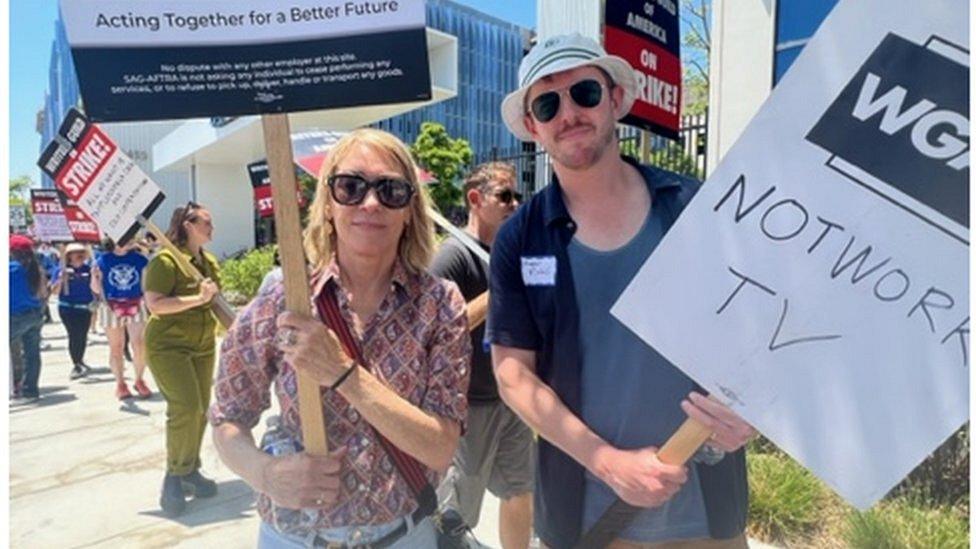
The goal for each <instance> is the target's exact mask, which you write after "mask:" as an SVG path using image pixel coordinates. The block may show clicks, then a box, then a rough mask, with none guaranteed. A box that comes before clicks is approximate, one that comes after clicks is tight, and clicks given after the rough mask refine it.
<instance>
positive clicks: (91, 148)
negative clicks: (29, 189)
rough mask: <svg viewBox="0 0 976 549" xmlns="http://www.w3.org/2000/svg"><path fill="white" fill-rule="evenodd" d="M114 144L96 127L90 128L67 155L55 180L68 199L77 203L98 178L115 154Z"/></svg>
mask: <svg viewBox="0 0 976 549" xmlns="http://www.w3.org/2000/svg"><path fill="white" fill-rule="evenodd" d="M115 148H116V147H115V143H113V142H112V140H111V139H109V138H108V136H106V135H105V134H104V133H102V131H101V130H100V129H98V128H97V127H96V126H90V127H89V130H88V133H87V135H86V136H85V138H84V140H83V141H82V142H81V143H80V144H79V145H78V147H76V148H75V150H73V151H72V152H71V153H69V158H70V159H69V160H68V161H67V162H66V163H65V164H64V167H63V168H62V169H61V171H60V172H59V173H58V176H57V177H56V178H55V180H56V182H57V185H58V187H59V188H60V189H61V190H62V191H64V193H65V194H66V195H68V198H70V199H71V200H74V201H77V200H78V199H79V198H80V197H81V195H83V194H84V193H85V191H86V190H88V187H89V186H90V185H91V184H92V182H94V181H95V178H97V177H98V174H99V172H101V171H102V168H104V167H105V165H106V164H107V163H108V160H109V158H110V157H111V156H112V153H114V152H115Z"/></svg>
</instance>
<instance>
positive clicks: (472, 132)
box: [375, 0, 531, 158]
mask: <svg viewBox="0 0 976 549" xmlns="http://www.w3.org/2000/svg"><path fill="white" fill-rule="evenodd" d="M427 26H428V27H431V28H434V29H437V30H440V31H443V32H446V33H447V34H451V35H454V36H456V37H457V39H458V80H459V83H458V94H457V97H454V98H452V99H449V100H447V101H443V102H441V103H438V104H436V105H432V106H430V107H426V108H423V109H419V110H416V111H413V112H409V113H407V114H402V115H399V116H396V117H394V118H390V119H387V120H384V121H382V122H379V123H377V124H375V126H376V127H378V128H382V129H384V130H387V131H389V132H390V133H393V134H395V135H397V136H399V137H400V138H401V139H403V141H404V142H406V143H412V142H413V141H414V139H416V138H417V135H418V134H419V133H420V124H421V123H422V122H426V121H433V122H439V123H441V124H443V125H444V127H445V128H447V132H448V133H449V134H451V136H452V137H460V138H463V139H467V140H468V143H469V144H470V145H471V150H472V151H474V153H475V157H476V158H485V157H489V156H491V155H492V153H493V152H494V153H496V154H498V155H500V156H511V155H514V154H517V153H518V152H519V147H520V145H519V141H518V140H517V139H516V138H515V136H513V135H512V134H511V133H510V132H509V131H508V130H507V129H506V128H505V124H504V123H503V122H502V117H501V108H500V107H501V104H502V99H504V98H505V95H506V94H508V93H509V92H510V91H512V90H514V89H515V88H517V87H518V66H519V63H520V62H521V61H522V57H523V55H524V52H525V51H526V50H527V49H528V47H529V39H530V37H531V31H529V30H528V29H525V28H522V27H519V26H518V25H515V24H513V23H508V22H505V21H502V20H500V19H496V18H494V17H491V16H489V15H486V14H484V13H481V12H479V11H477V10H475V9H472V8H469V7H466V6H462V5H460V4H456V3H454V2H451V1H450V0H427Z"/></svg>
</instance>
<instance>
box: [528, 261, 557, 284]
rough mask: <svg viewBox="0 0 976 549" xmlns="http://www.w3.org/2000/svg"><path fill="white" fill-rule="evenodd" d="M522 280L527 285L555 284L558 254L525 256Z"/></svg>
mask: <svg viewBox="0 0 976 549" xmlns="http://www.w3.org/2000/svg"><path fill="white" fill-rule="evenodd" d="M522 282H524V283H525V285H526V286H555V285H556V256H552V255H544V256H533V257H525V256H523V257H522Z"/></svg>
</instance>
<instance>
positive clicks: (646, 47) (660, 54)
mask: <svg viewBox="0 0 976 549" xmlns="http://www.w3.org/2000/svg"><path fill="white" fill-rule="evenodd" d="M604 32H605V36H606V45H607V50H608V51H610V52H612V53H613V54H614V55H619V56H620V57H623V58H624V59H626V60H627V61H628V62H629V63H630V65H631V66H632V67H633V68H634V75H635V76H636V77H637V100H636V101H634V107H633V108H632V109H631V111H630V114H631V116H635V117H637V118H640V119H643V120H647V121H649V122H650V123H651V124H652V125H656V126H660V127H662V128H667V129H670V130H673V131H675V132H677V129H678V126H679V111H680V105H681V60H680V59H679V58H678V57H676V56H675V55H674V54H672V53H671V52H669V51H668V50H666V49H665V48H663V47H661V46H659V45H657V44H654V43H653V42H651V41H649V40H641V39H640V38H638V37H636V36H634V35H633V34H630V33H627V32H623V31H621V30H618V29H615V28H612V27H606V29H605V31H604ZM662 133H663V132H662Z"/></svg>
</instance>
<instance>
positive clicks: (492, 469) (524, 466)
mask: <svg viewBox="0 0 976 549" xmlns="http://www.w3.org/2000/svg"><path fill="white" fill-rule="evenodd" d="M534 485H535V435H534V434H533V433H532V430H531V429H529V427H528V426H527V425H525V423H523V422H522V420H521V419H519V417H518V416H517V415H515V412H512V410H511V409H510V408H509V407H508V406H506V405H505V403H504V402H502V401H501V400H499V401H497V402H493V403H477V402H472V403H470V406H469V407H468V430H467V432H466V433H465V434H464V436H463V437H461V441H460V442H459V443H458V449H457V453H456V454H455V455H454V461H453V462H452V464H451V467H450V468H449V469H448V471H447V475H445V477H444V481H443V482H442V483H441V485H440V487H439V488H438V489H437V495H438V500H439V501H440V502H441V508H442V509H443V508H449V509H455V510H457V511H458V512H459V513H460V514H461V517H463V518H464V522H465V524H467V525H468V526H469V527H470V528H474V527H475V526H477V524H478V517H479V516H480V515H481V501H482V499H483V498H484V495H485V490H486V489H487V490H489V491H490V492H491V493H492V494H494V495H495V496H496V497H498V498H499V499H503V500H505V499H509V498H511V497H514V496H519V495H522V494H531V493H532V490H533V487H534Z"/></svg>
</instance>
